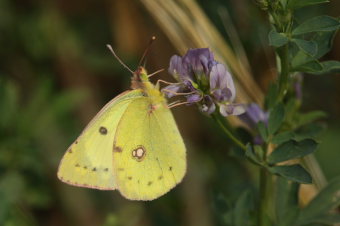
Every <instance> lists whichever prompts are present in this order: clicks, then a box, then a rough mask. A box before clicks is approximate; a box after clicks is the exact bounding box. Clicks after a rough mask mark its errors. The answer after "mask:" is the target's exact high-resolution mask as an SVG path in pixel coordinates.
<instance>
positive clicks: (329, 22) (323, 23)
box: [292, 16, 340, 35]
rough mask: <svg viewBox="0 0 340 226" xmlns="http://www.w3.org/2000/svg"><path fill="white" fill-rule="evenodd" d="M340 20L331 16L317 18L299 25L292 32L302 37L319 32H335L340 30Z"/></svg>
mask: <svg viewBox="0 0 340 226" xmlns="http://www.w3.org/2000/svg"><path fill="white" fill-rule="evenodd" d="M339 25H340V23H339V20H338V19H335V18H333V17H330V16H317V17H314V18H311V19H309V20H307V21H305V22H303V23H302V24H300V25H298V26H297V27H296V28H295V29H294V30H293V32H292V34H293V35H301V34H306V33H310V32H318V31H335V30H337V29H339Z"/></svg>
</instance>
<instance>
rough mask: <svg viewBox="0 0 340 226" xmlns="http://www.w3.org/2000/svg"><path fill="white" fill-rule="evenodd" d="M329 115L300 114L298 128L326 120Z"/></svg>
mask: <svg viewBox="0 0 340 226" xmlns="http://www.w3.org/2000/svg"><path fill="white" fill-rule="evenodd" d="M326 116H327V114H326V113H325V112H323V111H311V112H308V113H304V114H300V115H299V116H298V117H299V119H298V123H297V125H296V127H300V126H303V125H306V124H308V123H311V122H314V121H315V120H317V119H321V118H325V117H326Z"/></svg>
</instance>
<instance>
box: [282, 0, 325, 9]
mask: <svg viewBox="0 0 340 226" xmlns="http://www.w3.org/2000/svg"><path fill="white" fill-rule="evenodd" d="M326 2H329V1H328V0H290V1H289V2H288V8H289V9H292V10H295V9H298V8H301V7H304V6H309V5H316V4H320V3H326Z"/></svg>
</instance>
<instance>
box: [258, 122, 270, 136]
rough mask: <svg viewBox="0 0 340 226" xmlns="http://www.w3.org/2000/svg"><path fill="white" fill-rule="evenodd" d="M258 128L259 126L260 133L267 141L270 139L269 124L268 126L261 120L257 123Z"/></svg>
mask: <svg viewBox="0 0 340 226" xmlns="http://www.w3.org/2000/svg"><path fill="white" fill-rule="evenodd" d="M257 128H258V130H259V133H260V135H261V137H262V139H263V140H264V141H267V140H268V130H267V126H266V125H265V124H264V123H263V122H261V121H260V122H259V123H258V124H257Z"/></svg>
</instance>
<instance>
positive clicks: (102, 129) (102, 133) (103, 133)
mask: <svg viewBox="0 0 340 226" xmlns="http://www.w3.org/2000/svg"><path fill="white" fill-rule="evenodd" d="M99 133H100V134H101V135H106V134H107V129H106V128H105V127H104V126H101V127H100V128H99Z"/></svg>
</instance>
